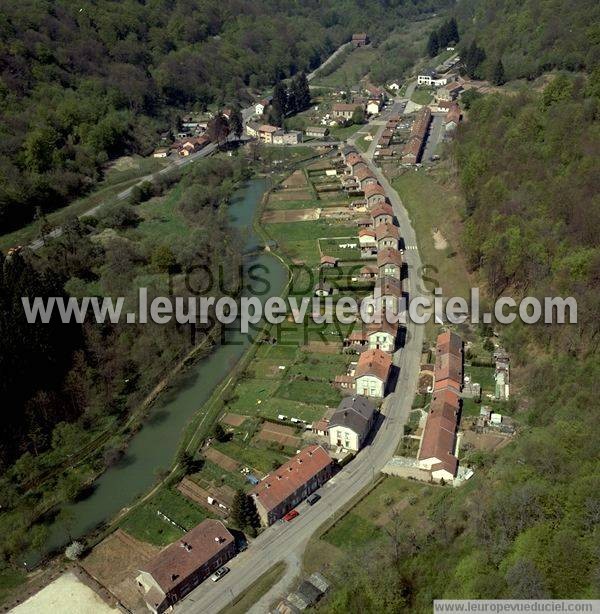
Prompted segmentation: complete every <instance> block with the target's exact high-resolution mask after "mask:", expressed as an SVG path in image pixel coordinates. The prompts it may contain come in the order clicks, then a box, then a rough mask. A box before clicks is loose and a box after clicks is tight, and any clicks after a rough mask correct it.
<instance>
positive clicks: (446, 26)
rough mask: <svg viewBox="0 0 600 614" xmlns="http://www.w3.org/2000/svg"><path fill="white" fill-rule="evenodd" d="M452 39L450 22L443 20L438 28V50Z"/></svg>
mask: <svg viewBox="0 0 600 614" xmlns="http://www.w3.org/2000/svg"><path fill="white" fill-rule="evenodd" d="M451 40H452V36H451V33H450V22H449V21H445V22H444V23H443V24H442V25H441V26H440V29H439V30H438V45H439V48H440V51H441V50H442V49H444V48H445V47H446V46H447V45H448V43H449V42H450V41H451Z"/></svg>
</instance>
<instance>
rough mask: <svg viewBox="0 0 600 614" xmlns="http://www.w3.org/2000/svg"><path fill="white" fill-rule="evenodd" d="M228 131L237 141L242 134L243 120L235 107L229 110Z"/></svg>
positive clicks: (238, 109)
mask: <svg viewBox="0 0 600 614" xmlns="http://www.w3.org/2000/svg"><path fill="white" fill-rule="evenodd" d="M229 129H230V130H231V132H232V133H233V134H235V136H236V137H237V138H238V139H239V138H240V137H241V136H242V134H243V133H244V120H243V118H242V113H241V111H240V108H239V107H238V106H237V105H236V106H234V107H232V109H231V115H230V116H229Z"/></svg>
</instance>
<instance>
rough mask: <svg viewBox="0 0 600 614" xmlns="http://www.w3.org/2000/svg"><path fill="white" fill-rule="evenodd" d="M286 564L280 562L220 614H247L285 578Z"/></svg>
mask: <svg viewBox="0 0 600 614" xmlns="http://www.w3.org/2000/svg"><path fill="white" fill-rule="evenodd" d="M284 572H285V563H284V562H283V561H279V563H275V565H273V567H271V569H269V570H268V571H266V572H265V573H264V574H262V576H260V577H259V578H258V580H256V582H254V584H252V585H251V586H250V587H249V588H247V589H246V590H245V591H242V592H241V593H240V594H239V595H238V596H237V597H236V598H235V599H234V600H233V601H232V602H231V603H230V604H229V605H228V606H226V607H225V608H223V609H222V610H221V611H220V612H219V614H245V613H246V612H248V611H249V610H250V609H251V608H252V606H253V605H254V604H255V603H256V602H257V601H258V600H259V599H260V598H261V597H262V596H263V595H264V594H265V593H266V592H267V591H268V590H269V589H270V588H271V587H272V586H274V585H275V584H277V582H279V580H280V579H281V577H282V576H283V574H284Z"/></svg>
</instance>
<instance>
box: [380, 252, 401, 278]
mask: <svg viewBox="0 0 600 614" xmlns="http://www.w3.org/2000/svg"><path fill="white" fill-rule="evenodd" d="M377 268H378V269H379V276H380V277H383V276H385V275H389V276H390V277H395V278H396V279H400V276H401V273H402V254H401V253H400V252H399V251H398V250H397V249H394V248H393V247H386V248H385V249H380V250H379V252H378V253H377Z"/></svg>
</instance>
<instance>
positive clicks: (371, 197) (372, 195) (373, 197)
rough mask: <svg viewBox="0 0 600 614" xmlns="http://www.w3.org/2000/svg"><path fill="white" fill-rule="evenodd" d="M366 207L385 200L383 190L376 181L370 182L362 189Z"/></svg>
mask: <svg viewBox="0 0 600 614" xmlns="http://www.w3.org/2000/svg"><path fill="white" fill-rule="evenodd" d="M363 191H364V193H365V204H366V205H367V207H369V208H371V207H375V206H376V205H379V204H381V203H384V202H385V190H384V189H383V188H382V187H381V186H380V185H379V184H378V183H370V184H368V185H366V186H365V189H364V190H363Z"/></svg>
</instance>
